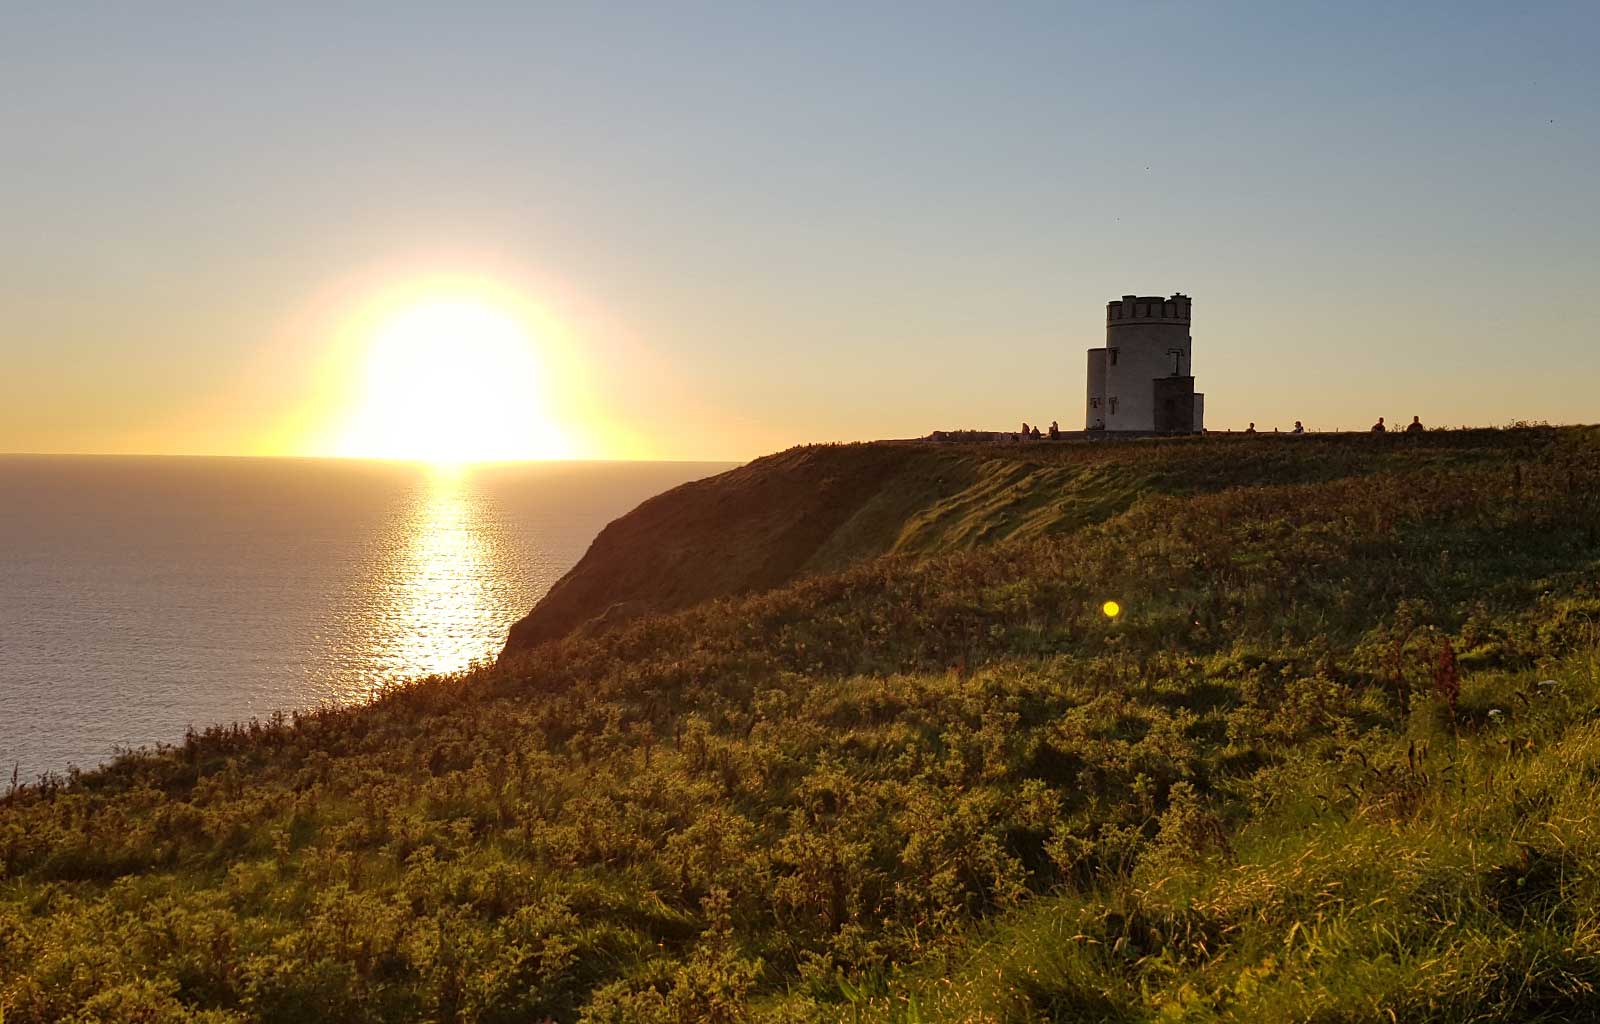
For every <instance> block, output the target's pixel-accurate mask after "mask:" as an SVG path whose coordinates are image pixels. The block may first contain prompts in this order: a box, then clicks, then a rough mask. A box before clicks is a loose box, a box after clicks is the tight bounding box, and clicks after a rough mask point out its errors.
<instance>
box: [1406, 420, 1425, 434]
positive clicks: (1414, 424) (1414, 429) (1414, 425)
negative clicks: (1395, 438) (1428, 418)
mask: <svg viewBox="0 0 1600 1024" xmlns="http://www.w3.org/2000/svg"><path fill="white" fill-rule="evenodd" d="M1427 429H1428V428H1427V427H1425V426H1423V425H1422V417H1421V416H1413V417H1411V422H1410V423H1408V424H1407V425H1406V433H1408V434H1420V433H1422V432H1423V431H1424V430H1427Z"/></svg>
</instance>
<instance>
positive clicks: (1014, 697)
mask: <svg viewBox="0 0 1600 1024" xmlns="http://www.w3.org/2000/svg"><path fill="white" fill-rule="evenodd" d="M1293 443H1294V442H1287V443H1284V442H1280V439H1273V438H1267V439H1255V440H1250V441H1245V442H1235V441H1234V440H1233V439H1218V440H1215V441H1192V442H1172V443H1156V444H1152V445H1128V446H1110V445H1102V446H1093V445H1061V446H1038V447H1039V448H1040V449H1041V451H1039V452H1033V451H1031V450H1030V451H1029V453H1028V454H1027V455H1026V458H1027V459H1028V460H1034V461H1033V462H1031V463H1029V465H1033V466H1034V467H1035V468H1027V466H1024V467H1023V468H1022V469H1015V468H1012V469H1009V470H1008V469H1007V468H1006V467H1005V466H993V467H989V468H986V469H985V468H983V467H982V466H981V464H980V465H979V468H980V469H982V471H981V472H974V473H973V475H972V477H971V482H970V483H968V484H964V485H963V486H962V487H961V488H960V492H959V493H960V494H965V495H966V497H961V498H960V500H959V501H958V502H956V503H955V504H953V505H951V506H950V508H951V511H950V513H949V514H950V515H951V516H952V517H956V518H953V519H952V520H951V522H956V521H958V520H959V522H961V523H962V524H963V525H962V527H961V528H960V529H945V528H944V527H941V528H940V529H941V530H943V531H944V532H943V533H942V534H941V535H942V536H944V537H946V538H948V542H945V543H941V544H933V545H930V547H929V549H928V550H922V551H917V552H910V551H903V552H902V553H898V554H893V553H891V554H888V555H884V556H881V557H868V558H864V559H862V558H857V559H856V560H854V561H851V560H843V561H842V562H841V564H840V565H839V566H838V567H837V568H836V569H834V570H832V571H829V572H826V573H814V574H811V575H807V576H804V577H803V578H799V579H796V580H795V581H794V582H791V583H789V584H787V585H784V586H780V587H778V588H777V589H773V590H770V591H767V592H764V593H759V594H754V595H746V596H734V597H726V598H722V599H719V600H712V601H709V602H703V603H701V604H698V605H695V606H693V607H691V608H687V609H685V610H682V611H679V612H677V613H675V614H671V615H662V616H654V617H647V618H643V619H640V620H638V621H636V622H633V623H631V624H628V625H625V626H623V627H621V628H620V629H618V630H617V631H615V632H613V633H610V634H607V635H605V636H598V637H596V636H575V637H572V638H569V639H566V640H563V641H559V642H555V643H551V644H547V645H545V646H543V647H540V648H538V649H536V650H534V651H532V652H530V653H528V654H527V655H524V656H521V657H508V658H506V659H503V661H502V664H500V665H499V666H496V667H493V668H484V669H480V670H478V671H475V672H472V673H469V674H465V675H462V676H454V677H444V678H435V679H431V680H425V681H419V682H416V683H413V684H410V685H407V686H403V687H397V688H395V689H393V690H391V691H390V692H388V693H386V694H385V695H384V696H383V697H382V698H381V699H379V700H378V701H376V702H375V703H374V704H373V705H371V706H369V707H365V708H360V709H353V710H345V711H317V712H310V713H305V714H301V715H298V716H292V717H290V718H288V719H284V720H278V721H269V722H253V723H245V724H242V725H236V726H230V727H226V728H222V727H219V728H215V729H211V730H207V731H206V732H203V733H197V734H194V735H192V736H190V737H189V739H188V740H187V741H186V742H185V743H184V744H182V745H180V746H178V747H176V748H172V749H166V750H162V751H156V752H150V753H143V754H136V755H129V756H127V757H124V758H122V759H119V760H118V761H117V762H116V763H114V764H112V765H110V766H108V767H106V768H105V769H102V770H100V771H97V772H93V773H88V774H84V775H81V776H75V777H73V778H70V779H53V780H46V781H45V782H44V783H43V784H40V785H29V786H25V787H21V788H17V789H14V790H13V791H12V792H11V793H10V794H9V795H8V796H7V797H5V798H4V800H3V802H0V1006H4V1008H5V1009H4V1012H5V1019H6V1021H7V1022H10V1024H14V1022H16V1021H26V1022H33V1021H58V1020H78V1021H134V1020H138V1021H211V1022H221V1021H245V1020H248V1021H298V1020H307V1019H339V1020H351V1021H391V1020H436V1021H524V1020H536V1021H537V1020H542V1019H545V1018H550V1019H554V1020H558V1021H580V1020H581V1021H588V1022H600V1021H624V1020H626V1021H646V1022H649V1021H662V1022H666V1021H673V1022H677V1021H685V1022H686V1021H702V1020H704V1021H728V1022H732V1021H746V1020H749V1021H773V1022H778V1021H787V1022H800V1021H856V1020H863V1021H891V1020H893V1021H946V1020H948V1021H956V1020H962V1021H966V1020H988V1021H997V1022H999V1021H1006V1022H1010V1021H1018V1022H1021V1021H1038V1020H1054V1021H1080V1020H1081V1021H1089V1020H1130V1021H1133V1020H1137V1021H1162V1020H1196V1021H1208V1020H1274V1021H1276V1020H1286V1021H1289V1020H1306V1021H1345V1020H1349V1021H1357V1020H1361V1021H1366V1020H1437V1021H1487V1020H1541V1019H1543V1020H1573V1019H1586V1018H1588V1017H1593V1016H1594V1015H1595V1010H1594V1006H1595V996H1594V986H1595V985H1596V984H1597V982H1600V967H1597V965H1600V926H1597V922H1600V872H1597V871H1596V867H1595V865H1596V864H1597V863H1600V861H1597V856H1596V855H1597V853H1600V846H1597V843H1600V835H1597V823H1596V819H1595V816H1594V813H1593V811H1592V810H1591V807H1590V805H1591V804H1592V798H1591V796H1590V794H1591V793H1592V791H1593V788H1594V785H1595V783H1596V781H1597V778H1600V769H1597V768H1596V765H1600V670H1597V662H1600V653H1597V647H1596V636H1597V632H1596V630H1597V626H1596V623H1597V622H1600V585H1597V576H1596V569H1597V568H1600V544H1597V542H1596V527H1597V525H1600V522H1597V514H1596V505H1595V495H1596V494H1600V432H1596V431H1594V430H1588V429H1566V430H1551V429H1544V430H1518V431H1508V432H1487V431H1485V432H1462V433H1459V434H1457V433H1450V434H1440V435H1430V436H1429V437H1428V438H1427V442H1426V444H1412V445H1407V444H1406V443H1405V439H1383V440H1381V441H1373V440H1371V439H1365V438H1361V439H1352V438H1345V439H1335V440H1327V441H1324V440H1321V439H1317V440H1314V441H1313V442H1312V444H1313V445H1320V446H1321V447H1312V446H1309V445H1308V446H1307V447H1300V448H1296V447H1291V445H1292V444H1293ZM833 451H835V452H836V453H837V456H838V458H839V459H841V460H848V459H852V458H855V457H857V455H858V454H859V453H856V452H854V451H853V450H852V449H838V450H833ZM982 451H984V450H974V452H967V451H965V450H957V451H955V452H954V454H953V455H952V456H949V457H954V458H958V459H968V458H978V457H979V456H978V454H975V453H980V452H982ZM992 455H993V453H992V450H990V451H989V456H990V457H992ZM879 457H880V456H878V455H874V456H873V458H879ZM913 457H916V458H922V457H926V456H925V454H923V453H920V452H917V453H914V455H913ZM939 457H940V458H944V457H947V456H946V455H945V454H944V453H940V454H939ZM1018 458H1022V456H1018ZM808 459H810V460H811V462H810V463H808V464H809V465H825V464H826V462H827V455H826V452H824V453H822V454H820V455H819V454H816V453H812V454H810V455H808ZM834 468H835V469H838V467H837V466H835V467H834ZM839 471H840V472H843V471H844V470H839ZM1052 474H1056V475H1052ZM1030 480H1032V482H1031V483H1029V481H1030ZM1129 481H1133V483H1131V484H1130V483H1129ZM1023 485H1026V486H1023ZM973 487H977V488H979V490H980V491H981V492H982V493H981V495H980V494H979V493H978V492H977V491H972V490H971V488H973ZM1128 488H1131V489H1132V491H1133V492H1134V493H1131V494H1124V493H1123V492H1124V489H1128ZM1101 489H1103V491H1104V493H1098V490H1101ZM1097 494H1098V496H1097ZM957 496H958V494H957V492H954V491H952V492H951V493H950V494H946V495H944V497H943V498H939V500H944V499H945V498H954V497H957ZM933 497H938V496H937V495H934V496H933ZM929 507H930V506H929V505H928V503H927V502H926V501H923V500H921V499H919V501H917V502H910V503H907V504H905V505H903V506H901V507H900V508H899V509H898V510H896V511H894V513H893V514H888V513H883V514H878V513H872V515H873V516H875V517H876V518H874V520H873V522H874V524H875V525H874V526H873V528H872V531H871V532H874V533H877V534H878V535H885V534H887V533H888V532H894V533H895V536H900V533H899V532H897V531H900V530H904V529H905V524H907V523H908V522H911V521H913V520H917V523H918V524H924V523H926V522H931V521H932V520H936V519H938V518H939V515H938V514H933V515H932V516H931V518H925V519H917V517H918V516H919V515H922V511H921V510H926V509H928V508H929ZM1051 507H1062V508H1066V507H1072V508H1081V509H1099V510H1102V511H1105V512H1107V513H1108V514H1109V517H1108V518H1106V519H1105V520H1104V521H1095V519H1094V517H1093V516H1089V517H1087V518H1085V519H1084V520H1082V521H1080V522H1078V523H1077V524H1076V525H1067V524H1065V523H1064V522H1063V524H1062V525H1060V526H1059V528H1050V529H1036V530H1035V529H1023V528H1021V527H1020V526H1014V525H1013V524H1021V523H1027V522H1033V521H1036V520H1035V517H1036V516H1038V515H1039V514H1040V509H1046V508H1051ZM1118 508H1120V510H1117V509H1118ZM880 511H881V506H880ZM846 518H847V520H848V517H846ZM863 523H865V520H859V521H857V523H856V526H855V527H851V529H857V528H860V527H862V526H863ZM985 523H997V524H1000V525H999V526H996V527H995V528H993V529H990V530H988V531H987V532H985V530H984V529H983V526H984V524H985ZM896 524H898V525H896ZM923 528H924V527H923V526H922V525H918V526H917V527H916V529H918V530H920V529H923ZM861 532H862V533H863V534H864V533H865V532H867V531H865V530H864V528H863V529H862V531H861ZM996 538H1004V539H1003V540H999V541H998V542H995V541H996ZM841 550H842V549H841ZM1106 597H1116V598H1117V599H1118V600H1119V601H1120V602H1121V603H1122V605H1123V607H1124V608H1125V609H1126V613H1125V615H1124V616H1123V617H1122V618H1121V619H1120V620H1118V621H1115V622H1113V621H1110V620H1108V619H1106V618H1105V616H1104V615H1103V614H1101V612H1100V610H1099V609H1100V605H1101V603H1102V602H1103V601H1104V600H1105V599H1106ZM1446 644H1448V645H1449V648H1450V649H1451V650H1452V651H1453V652H1455V655H1456V666H1457V667H1456V672H1455V681H1454V683H1450V681H1449V679H1448V677H1447V675H1445V674H1442V670H1441V667H1440V666H1441V661H1442V652H1443V651H1444V649H1445V646H1446ZM223 670H225V666H219V671H223ZM1549 681H1553V685H1542V684H1545V683H1547V682H1549ZM1452 704H1453V707H1452Z"/></svg>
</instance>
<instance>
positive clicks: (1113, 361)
mask: <svg viewBox="0 0 1600 1024" xmlns="http://www.w3.org/2000/svg"><path fill="white" fill-rule="evenodd" d="M1109 355H1110V356H1111V365H1112V366H1115V365H1117V350H1116V349H1111V350H1110V352H1109Z"/></svg>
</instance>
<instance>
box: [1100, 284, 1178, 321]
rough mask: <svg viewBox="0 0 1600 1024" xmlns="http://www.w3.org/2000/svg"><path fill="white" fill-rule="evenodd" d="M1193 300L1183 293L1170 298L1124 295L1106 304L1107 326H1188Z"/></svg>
mask: <svg viewBox="0 0 1600 1024" xmlns="http://www.w3.org/2000/svg"><path fill="white" fill-rule="evenodd" d="M1190 302H1191V299H1190V298H1189V296H1187V295H1185V294H1183V293H1182V292H1174V293H1173V294H1172V296H1171V297H1170V298H1162V297H1161V296H1159V295H1124V296H1123V297H1122V298H1120V299H1112V300H1111V301H1110V302H1108V303H1106V326H1107V327H1116V326H1119V325H1121V324H1128V323H1141V324H1149V323H1157V324H1186V323H1188V322H1189V303H1190Z"/></svg>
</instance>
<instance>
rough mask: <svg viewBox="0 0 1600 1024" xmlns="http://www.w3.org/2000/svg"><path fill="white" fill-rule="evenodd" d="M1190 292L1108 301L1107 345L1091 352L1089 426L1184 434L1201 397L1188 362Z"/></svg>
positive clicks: (1195, 426) (1200, 416) (1196, 418)
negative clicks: (1169, 296)
mask: <svg viewBox="0 0 1600 1024" xmlns="http://www.w3.org/2000/svg"><path fill="white" fill-rule="evenodd" d="M1189 304H1190V299H1189V296H1187V295H1184V294H1182V293H1176V294H1174V295H1173V296H1172V297H1171V298H1166V299H1164V298H1162V297H1161V296H1159V295H1155V296H1149V295H1124V296H1123V297H1122V298H1121V299H1113V300H1112V301H1110V302H1108V303H1106V347H1105V348H1092V349H1090V350H1089V374H1088V384H1089V387H1088V392H1089V393H1088V402H1087V409H1086V410H1085V417H1084V427H1085V428H1086V429H1088V430H1107V431H1137V432H1149V433H1162V434H1188V433H1194V432H1197V431H1200V430H1202V429H1203V428H1204V421H1205V415H1204V414H1205V396H1204V395H1198V394H1195V390H1194V368H1193V366H1192V365H1191V364H1190V361H1189V353H1190V345H1191V343H1192V339H1191V338H1190V337H1189V323H1190V319H1189Z"/></svg>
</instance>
